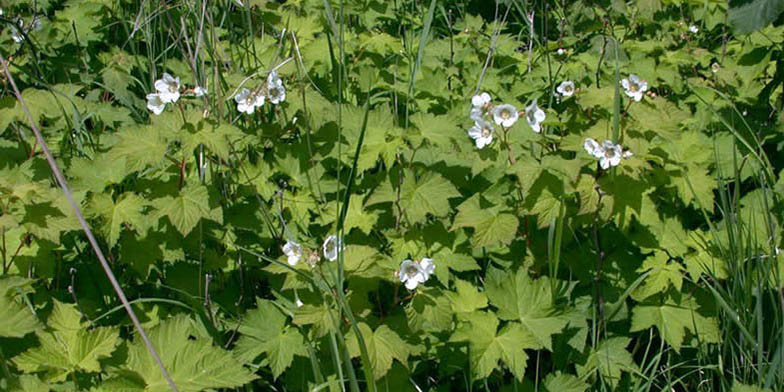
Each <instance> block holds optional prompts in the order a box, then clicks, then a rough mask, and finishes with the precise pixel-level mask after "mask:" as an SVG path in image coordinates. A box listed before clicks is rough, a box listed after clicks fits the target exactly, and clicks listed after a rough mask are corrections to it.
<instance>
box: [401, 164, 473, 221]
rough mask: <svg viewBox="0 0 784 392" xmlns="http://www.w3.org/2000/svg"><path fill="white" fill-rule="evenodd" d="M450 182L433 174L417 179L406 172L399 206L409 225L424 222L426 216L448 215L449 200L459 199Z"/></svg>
mask: <svg viewBox="0 0 784 392" xmlns="http://www.w3.org/2000/svg"><path fill="white" fill-rule="evenodd" d="M459 196H460V192H458V191H457V189H456V188H455V186H454V185H452V183H451V182H449V181H447V180H446V179H445V178H444V177H441V176H440V175H438V174H435V173H433V172H427V173H426V174H424V175H422V176H421V177H419V178H415V176H414V173H413V172H410V171H408V172H407V174H406V177H405V179H403V185H402V187H401V189H400V206H401V207H402V209H403V211H404V213H405V214H406V216H407V217H408V220H409V222H410V223H412V224H414V223H420V222H422V221H424V219H425V216H426V215H427V214H431V215H433V216H436V217H442V216H444V215H446V214H448V213H449V211H450V207H449V199H450V198H454V197H459Z"/></svg>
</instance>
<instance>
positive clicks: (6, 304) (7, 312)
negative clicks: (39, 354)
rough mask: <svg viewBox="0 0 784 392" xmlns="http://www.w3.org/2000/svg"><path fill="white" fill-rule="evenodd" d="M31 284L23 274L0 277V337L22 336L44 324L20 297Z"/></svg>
mask: <svg viewBox="0 0 784 392" xmlns="http://www.w3.org/2000/svg"><path fill="white" fill-rule="evenodd" d="M30 284H31V280H30V279H26V278H22V277H21V276H13V275H7V276H4V277H2V278H0V337H10V338H21V337H23V336H25V335H27V334H28V333H30V332H33V331H36V330H38V329H40V328H41V327H42V326H43V325H42V324H41V322H40V321H38V318H37V317H36V315H35V313H33V311H32V309H30V308H28V307H27V306H25V305H24V303H23V302H22V301H21V300H20V298H19V297H20V295H21V294H25V293H26V291H27V290H25V289H24V287H26V286H29V285H30Z"/></svg>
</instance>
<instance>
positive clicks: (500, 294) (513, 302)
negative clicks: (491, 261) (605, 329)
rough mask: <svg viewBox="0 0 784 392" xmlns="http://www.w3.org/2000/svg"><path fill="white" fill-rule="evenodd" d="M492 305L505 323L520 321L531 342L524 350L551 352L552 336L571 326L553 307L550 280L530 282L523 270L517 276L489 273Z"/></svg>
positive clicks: (494, 270) (487, 287) (487, 284)
mask: <svg viewBox="0 0 784 392" xmlns="http://www.w3.org/2000/svg"><path fill="white" fill-rule="evenodd" d="M485 288H486V291H487V297H488V298H489V299H490V303H491V304H492V305H493V306H495V307H497V308H498V312H497V314H498V317H499V318H500V319H502V320H515V321H519V322H520V323H521V325H522V327H523V328H522V329H523V331H524V332H525V333H526V334H527V335H529V336H530V338H528V339H526V340H527V341H530V342H532V343H531V345H529V346H526V347H525V348H533V349H541V348H546V349H548V350H552V336H553V335H554V334H556V333H559V332H561V330H563V328H564V327H565V326H566V324H567V323H568V320H567V319H566V318H565V317H564V316H563V314H562V313H561V312H560V311H558V310H557V309H556V308H555V307H554V306H553V296H552V291H551V290H552V287H551V286H550V281H549V280H548V278H546V277H543V278H539V279H536V280H534V279H531V278H530V277H529V276H528V273H527V272H526V271H525V270H524V269H519V270H517V272H516V273H514V274H511V273H505V272H502V271H501V270H497V269H491V270H489V271H488V274H487V280H486V284H485Z"/></svg>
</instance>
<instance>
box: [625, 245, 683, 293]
mask: <svg viewBox="0 0 784 392" xmlns="http://www.w3.org/2000/svg"><path fill="white" fill-rule="evenodd" d="M637 271H638V272H645V271H651V273H650V274H649V275H648V277H647V278H645V281H644V284H643V285H641V286H638V288H637V289H636V290H635V291H634V292H633V293H632V295H633V296H634V298H635V299H636V300H638V301H641V300H644V299H646V298H648V297H650V296H652V295H654V294H659V293H663V292H666V291H667V288H669V287H670V285H673V287H675V289H676V290H679V291H680V289H681V286H682V285H683V272H682V271H683V268H682V267H681V265H680V264H679V263H678V262H677V261H671V260H669V257H668V256H667V254H666V253H664V252H661V251H657V252H655V253H654V254H653V255H652V256H649V257H647V258H646V259H645V262H643V265H642V267H640V268H639V269H638V270H637Z"/></svg>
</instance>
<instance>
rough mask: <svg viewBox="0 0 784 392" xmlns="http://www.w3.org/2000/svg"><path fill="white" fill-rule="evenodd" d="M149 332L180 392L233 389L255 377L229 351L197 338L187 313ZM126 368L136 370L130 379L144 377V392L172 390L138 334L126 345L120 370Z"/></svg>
mask: <svg viewBox="0 0 784 392" xmlns="http://www.w3.org/2000/svg"><path fill="white" fill-rule="evenodd" d="M148 334H149V337H150V341H151V342H152V344H153V346H154V347H155V348H156V350H157V352H158V354H159V355H160V357H161V361H162V362H163V365H164V366H165V367H166V370H167V371H168V372H169V375H170V376H171V378H172V380H173V381H174V384H175V385H177V388H178V389H179V390H180V391H182V392H198V391H203V390H206V389H218V388H236V387H239V386H242V385H245V384H247V383H249V382H251V381H253V380H254V379H256V376H254V375H253V373H252V372H250V371H248V370H247V369H245V368H244V367H243V366H242V364H241V363H240V362H239V361H237V360H236V359H235V358H234V357H233V356H232V355H231V352H229V351H226V350H223V349H221V348H218V347H215V346H213V344H212V341H211V340H209V339H206V338H204V337H200V334H198V333H196V331H195V328H194V327H193V324H192V322H191V320H190V319H189V318H188V316H184V315H179V316H176V317H172V318H169V319H167V320H165V321H163V322H162V323H161V324H159V325H158V326H156V327H154V328H151V329H150V330H149V331H148ZM126 369H127V370H130V371H132V372H134V373H135V374H133V376H134V377H133V378H131V379H135V378H137V377H138V378H141V380H143V382H144V385H145V387H144V391H145V392H167V391H170V390H171V389H170V388H169V384H168V383H167V382H166V380H165V379H164V378H163V374H162V373H161V370H160V368H159V367H158V365H157V364H156V362H155V360H154V359H153V358H152V357H151V356H150V353H149V352H148V351H147V347H146V346H145V345H144V342H142V339H141V338H139V337H138V336H136V337H134V340H133V343H131V344H129V345H128V360H127V362H126V365H125V367H124V368H123V370H126ZM125 378H130V376H128V377H125Z"/></svg>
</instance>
